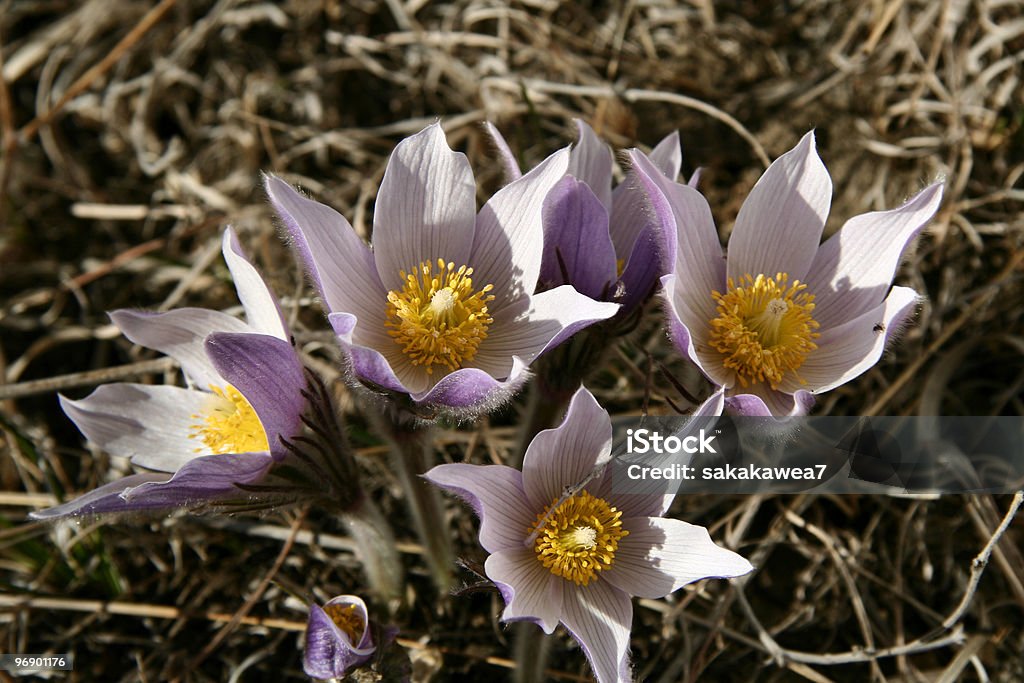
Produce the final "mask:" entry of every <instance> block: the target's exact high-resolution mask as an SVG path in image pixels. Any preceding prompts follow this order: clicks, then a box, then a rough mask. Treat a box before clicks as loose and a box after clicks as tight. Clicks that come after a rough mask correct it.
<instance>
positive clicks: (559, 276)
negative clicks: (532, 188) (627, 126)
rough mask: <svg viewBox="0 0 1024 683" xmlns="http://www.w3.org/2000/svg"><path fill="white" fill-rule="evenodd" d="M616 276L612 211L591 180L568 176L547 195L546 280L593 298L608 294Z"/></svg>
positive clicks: (542, 275)
mask: <svg viewBox="0 0 1024 683" xmlns="http://www.w3.org/2000/svg"><path fill="white" fill-rule="evenodd" d="M563 269H564V270H563ZM566 276H568V279H566ZM615 278H616V266H615V247H613V246H612V240H611V237H609V235H608V210H607V209H605V208H604V205H602V204H601V200H599V199H598V198H597V195H595V194H594V193H593V191H591V188H590V187H588V186H587V185H586V183H582V182H580V181H579V180H577V179H576V178H573V177H572V176H566V177H564V178H562V179H561V180H560V181H558V183H557V184H556V185H555V186H554V187H553V188H552V189H551V192H550V193H548V196H547V199H545V200H544V260H543V262H542V264H541V269H540V279H541V282H544V283H546V284H555V285H561V284H570V285H572V286H573V287H574V288H575V289H576V291H578V292H580V293H581V294H585V295H587V296H589V297H590V298H591V299H606V298H607V295H608V294H610V292H609V286H610V285H611V284H612V283H613V282H614V281H615Z"/></svg>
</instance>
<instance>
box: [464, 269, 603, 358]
mask: <svg viewBox="0 0 1024 683" xmlns="http://www.w3.org/2000/svg"><path fill="white" fill-rule="evenodd" d="M527 305H529V309H528V310H527V311H526V313H523V314H519V315H515V316H510V315H507V314H508V313H514V312H518V311H517V310H516V309H513V310H512V311H507V310H502V311H499V312H498V313H496V314H494V322H493V323H492V324H491V327H490V329H489V330H488V331H487V338H486V339H485V340H484V341H483V342H481V344H480V348H479V349H478V350H477V355H476V358H474V359H473V363H472V366H473V367H479V368H487V371H488V372H490V373H491V374H492V375H493V376H494V377H504V376H507V375H508V373H509V372H510V370H511V368H512V357H513V356H519V357H520V358H522V359H523V362H525V363H527V364H530V363H532V362H533V360H534V359H535V358H536V357H537V356H539V355H540V354H541V353H543V352H545V351H547V350H549V349H552V348H554V347H555V346H557V345H558V344H561V343H562V342H563V341H565V340H566V339H568V338H569V337H570V336H572V335H573V334H575V333H576V332H578V331H579V330H581V329H583V328H584V327H586V326H588V325H590V324H592V323H594V322H597V321H599V320H607V319H608V318H610V317H612V316H613V315H615V313H616V312H617V311H618V310H619V305H618V304H612V303H606V302H603V301H594V300H593V299H590V298H588V297H585V296H583V295H582V294H580V293H579V292H577V291H576V290H575V289H573V288H572V285H562V286H561V287H556V288H555V289H552V290H549V291H547V292H542V293H540V294H536V295H534V296H528V297H524V298H523V299H520V301H519V302H518V303H517V307H516V308H517V309H522V308H524V307H525V306H527ZM498 371H500V372H498Z"/></svg>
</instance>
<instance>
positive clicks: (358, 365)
mask: <svg viewBox="0 0 1024 683" xmlns="http://www.w3.org/2000/svg"><path fill="white" fill-rule="evenodd" d="M327 320H328V322H330V323H331V327H332V328H334V333H335V334H336V335H337V336H338V342H339V343H340V344H341V347H342V350H343V351H344V352H345V353H346V355H348V357H349V359H350V360H351V362H352V372H353V373H355V375H356V377H357V378H358V379H359V380H360V381H364V382H367V383H369V384H371V385H376V386H378V387H380V388H382V389H386V390H389V391H397V392H400V393H403V394H407V393H409V391H410V389H409V388H407V387H406V386H405V384H404V383H403V382H402V380H401V379H399V378H398V375H397V373H396V372H395V368H394V367H393V366H392V363H391V360H389V359H388V358H387V357H385V356H384V354H382V353H381V352H380V351H378V350H376V349H374V348H369V347H366V346H361V345H358V344H356V343H355V341H354V337H355V330H356V328H357V320H356V316H354V315H352V314H350V313H331V314H329V315H328V316H327ZM364 336H365V335H364ZM380 341H381V344H382V345H383V344H385V343H390V344H394V342H393V340H392V339H391V338H390V337H388V336H386V334H385V335H384V336H383V339H381V340H380ZM395 351H396V352H397V353H395V354H392V356H391V357H392V358H393V359H394V360H395V361H397V363H396V364H397V365H399V369H400V370H402V374H403V375H405V376H406V377H408V376H409V374H410V367H411V365H412V364H411V363H410V362H409V361H408V359H407V358H405V356H403V355H402V354H401V353H400V350H399V349H398V348H397V347H396V348H395Z"/></svg>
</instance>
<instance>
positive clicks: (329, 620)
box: [302, 595, 377, 678]
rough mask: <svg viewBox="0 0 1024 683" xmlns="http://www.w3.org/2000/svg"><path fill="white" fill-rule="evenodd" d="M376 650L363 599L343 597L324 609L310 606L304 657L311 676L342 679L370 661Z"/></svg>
mask: <svg viewBox="0 0 1024 683" xmlns="http://www.w3.org/2000/svg"><path fill="white" fill-rule="evenodd" d="M376 651H377V647H376V645H375V644H374V642H373V635H372V633H371V629H370V620H369V616H368V614H367V610H366V603H365V602H363V600H362V599H361V598H359V597H357V596H355V595H339V596H338V597H336V598H332V599H331V600H328V601H327V603H326V604H325V605H324V606H323V607H320V606H319V605H316V604H312V605H310V606H309V624H308V625H307V626H306V651H305V654H304V655H303V657H302V667H303V669H304V670H305V672H306V675H307V676H310V677H312V678H341V677H342V676H344V675H345V674H346V673H348V672H349V671H351V670H352V669H354V668H356V667H358V666H362V665H363V664H366V662H368V661H370V658H371V657H373V654H374V653H375V652H376Z"/></svg>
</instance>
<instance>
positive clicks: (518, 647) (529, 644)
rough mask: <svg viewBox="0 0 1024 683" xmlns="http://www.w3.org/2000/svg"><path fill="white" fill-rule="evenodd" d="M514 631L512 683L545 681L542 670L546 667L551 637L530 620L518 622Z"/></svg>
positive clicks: (538, 682) (539, 682)
mask: <svg viewBox="0 0 1024 683" xmlns="http://www.w3.org/2000/svg"><path fill="white" fill-rule="evenodd" d="M514 631H515V635H514V636H513V637H514V639H515V645H514V646H513V647H514V650H513V656H514V657H515V660H516V668H515V671H514V673H513V675H512V681H513V683H541V682H542V681H546V680H547V677H546V676H545V674H544V671H545V669H547V663H548V653H549V651H550V649H551V648H550V645H551V639H550V638H548V637H547V635H546V634H545V633H544V631H542V630H541V628H540V627H539V626H538V625H537V624H533V623H530V622H525V621H524V622H519V623H518V624H516V625H515V628H514Z"/></svg>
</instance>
